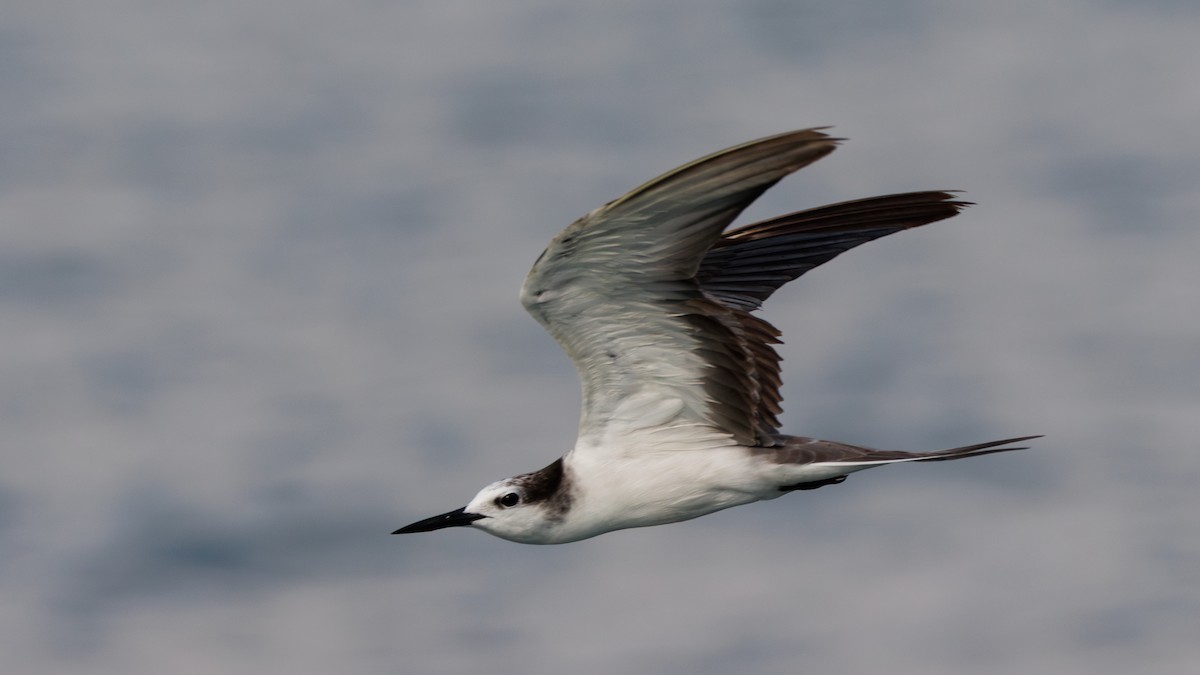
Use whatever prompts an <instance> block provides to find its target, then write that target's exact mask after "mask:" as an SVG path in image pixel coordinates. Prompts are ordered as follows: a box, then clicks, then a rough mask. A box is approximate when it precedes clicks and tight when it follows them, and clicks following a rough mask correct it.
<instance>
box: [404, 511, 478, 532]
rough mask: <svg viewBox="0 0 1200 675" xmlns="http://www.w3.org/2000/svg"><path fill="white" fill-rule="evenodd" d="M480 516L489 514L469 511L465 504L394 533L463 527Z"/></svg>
mask: <svg viewBox="0 0 1200 675" xmlns="http://www.w3.org/2000/svg"><path fill="white" fill-rule="evenodd" d="M480 518H487V516H484V515H481V514H478V513H467V507H465V506H464V507H462V508H461V509H454V510H453V511H451V512H450V513H443V514H442V515H440V516H434V517H432V518H426V519H425V520H418V521H417V522H415V523H413V524H412V525H406V526H404V527H402V528H400V529H398V530H396V531H395V532H393V533H392V534H412V533H413V532H433V531H434V530H440V529H442V528H443V527H462V526H463V525H470V524H471V523H473V522H475V521H477V520H479V519H480Z"/></svg>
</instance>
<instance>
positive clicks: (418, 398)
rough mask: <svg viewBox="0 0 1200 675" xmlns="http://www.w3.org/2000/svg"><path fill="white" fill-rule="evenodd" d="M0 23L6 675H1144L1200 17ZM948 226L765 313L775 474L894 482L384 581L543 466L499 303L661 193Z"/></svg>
mask: <svg viewBox="0 0 1200 675" xmlns="http://www.w3.org/2000/svg"><path fill="white" fill-rule="evenodd" d="M10 5H12V7H6V9H5V12H4V16H3V17H0V91H3V92H4V93H3V96H2V97H0V316H2V317H3V322H2V324H0V345H2V347H3V348H2V349H0V428H3V455H2V457H3V471H0V592H2V594H3V598H4V601H3V602H0V654H2V655H3V656H0V663H3V664H4V666H3V669H4V670H5V672H14V673H16V672H27V673H34V672H46V673H49V672H88V673H121V674H123V675H124V674H140V673H162V672H172V673H214V672H222V673H251V672H253V673H264V672H289V673H330V672H338V673H384V672H394V673H435V674H437V673H458V672H517V671H520V672H524V673H530V674H533V675H539V674H548V673H558V672H575V673H611V672H643V673H650V672H663V673H728V672H762V673H776V672H797V671H798V670H803V671H804V672H811V673H830V672H885V671H886V672H893V673H922V674H923V675H942V674H945V675H949V674H959V673H964V672H971V673H1006V674H1008V673H1012V674H1015V673H1032V672H1057V673H1084V672H1086V673H1093V674H1099V675H1109V674H1112V675H1116V674H1124V673H1129V672H1146V673H1150V672H1152V673H1156V674H1157V673H1185V672H1192V671H1191V668H1194V666H1195V664H1196V663H1197V662H1200V643H1197V641H1196V639H1195V637H1196V635H1200V518H1197V513H1200V489H1197V487H1196V484H1197V482H1200V447H1198V442H1197V438H1200V309H1198V308H1200V300H1198V298H1200V265H1198V264H1197V262H1196V257H1197V252H1200V227H1198V226H1197V213H1198V212H1200V189H1198V187H1197V186H1198V185H1200V134H1198V133H1197V132H1196V121H1197V120H1200V95H1198V91H1200V90H1198V89H1197V86H1196V72H1197V71H1198V69H1200V43H1198V42H1197V40H1196V36H1197V35H1200V10H1197V8H1196V7H1194V6H1193V4H1191V3H1185V2H1157V3H1134V2H1117V1H1112V2H1084V1H1082V0H1078V1H1068V2H1062V3H1049V4H1047V3H1043V2H1029V1H1025V0H1019V1H1017V2H1014V3H1004V4H997V3H992V5H989V6H987V7H984V6H982V5H979V4H975V5H972V4H969V3H968V4H963V3H953V2H937V1H933V0H930V1H915V0H914V1H903V2H885V1H883V0H873V1H856V2H805V3H789V2H780V1H778V0H776V1H770V0H757V1H752V2H741V3H734V2H683V1H681V0H679V1H665V0H639V1H636V2H634V1H628V2H625V1H618V2H606V3H592V5H591V6H590V8H584V7H583V6H572V5H570V4H565V3H556V2H544V1H543V2H539V1H528V2H515V1H511V2H510V1H500V2H484V1H482V0H475V1H463V2H424V1H417V2H386V3H381V2H368V1H361V0H352V1H346V2H338V3H331V2H330V3H323V2H313V1H308V0H305V1H301V2H264V1H257V0H251V1H249V2H232V1H230V0H217V1H214V2H204V3H197V2H175V1H167V2H157V3H154V2H135V1H133V0H114V1H113V2H106V3H92V2H82V1H78V2H56V3H47V2H24V1H20V0H18V1H17V2H15V3H10ZM824 124H833V125H836V129H835V132H836V133H837V134H838V135H842V136H845V137H848V138H849V139H850V141H849V142H848V143H847V144H846V145H845V146H844V147H842V148H841V149H840V150H839V151H838V152H836V153H834V155H832V156H831V157H829V158H827V159H825V160H823V161H821V162H819V163H818V164H816V165H814V166H812V167H811V168H808V169H806V170H804V171H802V172H801V173H800V174H798V175H796V176H794V177H792V178H789V179H787V180H785V181H784V182H783V183H782V184H780V185H779V186H778V187H777V188H775V189H774V190H772V191H771V192H770V193H769V194H768V195H767V196H766V197H765V198H764V199H763V200H762V201H761V203H760V204H756V205H755V206H754V207H753V208H752V209H751V210H750V212H749V213H748V214H747V218H755V217H767V216H770V215H774V214H776V213H781V212H783V211H786V210H792V209H799V208H804V207H808V206H814V205H817V204H821V203H825V202H832V201H840V200H844V199H850V198H855V197H864V196H871V195H876V194H884V193H888V192H897V191H903V190H914V189H931V188H959V189H963V190H966V191H967V193H966V195H965V198H967V199H969V200H972V201H975V202H978V206H975V207H973V208H971V209H969V210H968V211H967V212H965V213H964V214H963V215H961V216H959V217H958V218H956V219H954V220H952V221H948V222H945V223H939V224H935V225H932V226H930V227H928V228H924V229H922V230H920V231H917V232H912V233H905V234H902V235H898V236H895V237H892V238H888V239H886V240H883V241H880V242H876V243H872V244H868V245H867V246H865V247H863V248H862V249H860V250H856V251H854V252H852V253H850V254H848V255H846V256H844V257H842V258H839V259H838V260H836V261H834V262H833V263H831V264H830V265H829V266H828V267H826V268H822V269H820V270H818V271H816V272H814V273H812V274H810V275H808V276H806V277H805V278H804V279H803V280H801V281H800V282H799V283H797V284H796V285H795V286H794V287H790V288H788V289H786V290H784V291H783V292H781V293H780V294H778V295H777V296H776V297H775V298H773V299H772V300H771V302H770V303H768V305H767V308H766V309H767V313H766V316H767V317H768V318H769V319H771V320H772V321H773V322H774V323H776V324H777V325H778V326H779V327H780V328H782V329H783V330H784V331H785V339H786V340H787V344H786V345H785V346H784V347H783V350H782V351H783V355H784V357H785V359H786V363H785V377H786V385H785V395H786V398H787V400H786V401H785V405H786V407H787V408H788V413H787V415H786V417H785V429H786V430H787V431H789V432H792V433H801V434H806V435H815V436H822V437H827V438H836V439H839V440H845V441H849V442H857V443H862V444H867V445H875V446H883V447H899V448H910V449H927V448H935V447H948V446H951V445H958V444H964V443H971V442H976V441H984V440H990V439H993V438H1000V437H1004V436H1011V435H1020V434H1028V433H1044V434H1047V438H1046V439H1044V440H1042V441H1039V442H1037V444H1036V445H1037V449H1036V450H1034V451H1030V452H1026V453H1020V454H1015V455H1014V454H1006V455H998V456H994V457H987V458H981V459H976V460H971V461H967V462H957V463H950V464H935V465H923V466H911V467H896V468H891V469H886V470H879V471H873V472H868V473H866V474H859V475H856V476H854V477H853V478H851V479H850V480H849V481H848V482H846V483H845V484H844V485H841V486H838V487H832V488H827V489H822V490H819V491H816V492H812V493H804V494H798V495H793V496H788V497H786V498H783V499H779V500H777V501H774V502H771V503H768V504H759V505H752V506H748V507H742V508H739V509H735V510H731V511H728V512H724V513H721V514H717V515H715V516H711V517H708V518H705V519H701V520H698V521H693V522H690V523H685V524H680V525H674V526H668V527H663V528H655V529H651V530H642V531H628V532H620V533H615V534H610V535H606V536H603V537H600V538H597V539H593V540H590V541H586V542H582V543H578V544H572V545H569V546H565V547H550V548H545V547H522V546H519V545H515V544H510V543H507V542H504V541H501V540H499V539H493V538H490V537H488V536H486V535H484V534H482V533H478V532H468V531H450V532H439V533H436V534H429V535H414V536H410V537H391V536H389V535H388V534H387V533H388V532H390V531H391V530H393V529H395V528H396V527H398V526H400V525H404V524H406V523H408V522H410V521H412V520H416V519H417V518H421V517H425V516H428V515H432V514H434V513H439V512H442V511H445V510H448V509H450V508H454V507H457V506H460V505H462V504H463V503H465V501H466V500H467V499H468V498H470V496H471V495H473V494H474V492H475V490H476V489H477V488H479V487H481V486H482V485H483V484H485V483H487V482H490V481H492V480H494V479H497V478H502V477H505V476H508V475H511V474H514V473H518V472H522V471H528V470H531V469H535V468H537V467H540V466H542V465H544V464H545V463H547V462H548V461H549V460H551V459H553V458H554V457H557V456H558V455H560V454H561V453H562V452H564V451H566V450H567V449H568V448H569V447H570V444H571V442H572V441H573V439H574V430H575V424H576V414H577V410H576V407H577V387H578V385H577V383H576V380H575V375H574V371H573V370H572V368H571V366H570V364H569V363H568V362H567V360H566V358H565V357H564V356H563V355H562V354H561V353H559V351H558V349H557V347H556V346H555V345H554V343H553V342H552V341H551V340H550V338H549V337H547V336H545V335H544V334H543V333H542V331H541V329H540V328H539V327H538V326H537V325H536V324H535V323H534V322H533V321H532V320H531V319H530V318H529V317H527V316H526V315H525V314H524V313H523V312H522V310H521V308H520V306H519V305H518V304H517V301H516V294H517V289H518V287H519V285H520V282H521V279H522V278H523V275H524V273H525V271H526V270H527V269H528V266H529V264H530V263H531V262H532V261H533V259H534V258H535V257H536V256H537V254H538V252H539V251H541V248H542V247H543V246H544V244H545V243H546V241H547V240H548V239H549V238H550V237H551V236H552V235H553V234H555V233H556V232H557V231H558V230H559V229H560V228H561V227H563V226H564V225H566V224H567V223H568V222H570V221H571V220H573V219H574V218H575V217H577V216H578V215H581V214H582V213H584V212H586V211H588V210H590V209H592V208H594V207H596V206H599V205H600V204H602V203H603V202H605V201H606V200H608V199H611V198H613V197H616V196H618V195H619V194H620V193H622V192H623V191H624V190H626V189H628V188H631V187H633V186H635V185H637V184H639V183H641V182H642V181H644V180H646V179H648V178H650V177H652V176H654V175H656V174H657V173H659V172H661V171H663V170H666V169H669V168H671V167H673V166H675V165H676V164H679V163H682V162H685V161H688V160H691V159H693V158H695V157H697V156H699V155H701V154H704V153H707V152H710V151H713V150H716V149H719V148H722V147H724V146H727V145H731V144H734V143H738V142H742V141H745V140H749V139H752V138H755V137H758V136H763V135H767V134H770V133H776V132H779V131H784V130H788V129H793V128H799V127H805V126H815V125H824Z"/></svg>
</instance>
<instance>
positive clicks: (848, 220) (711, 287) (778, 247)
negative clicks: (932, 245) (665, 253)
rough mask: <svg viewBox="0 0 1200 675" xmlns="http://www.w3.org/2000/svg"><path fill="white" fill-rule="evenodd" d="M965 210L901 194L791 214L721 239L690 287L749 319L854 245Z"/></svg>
mask: <svg viewBox="0 0 1200 675" xmlns="http://www.w3.org/2000/svg"><path fill="white" fill-rule="evenodd" d="M969 205H970V202H962V201H954V195H953V194H952V193H949V192H906V193H903V194H896V195H887V196H884V197H871V198H868V199H857V200H855V201H850V202H842V203H840V204H831V205H829V206H821V207H818V208H815V209H809V210H807V211H798V212H796V213H789V214H788V215H786V216H779V217H778V218H772V219H771V220H766V221H763V222H761V223H754V224H753V225H747V226H745V227H741V228H738V229H736V230H731V231H729V232H726V233H725V234H724V235H723V236H722V237H721V238H720V239H718V240H717V241H716V243H715V244H714V245H713V247H712V249H711V250H709V251H708V253H706V254H705V256H704V259H703V260H702V261H701V263H700V269H699V271H698V273H697V274H696V280H697V281H699V282H700V285H701V287H702V288H703V289H704V290H705V291H706V292H708V293H709V294H711V295H713V296H715V297H716V298H717V299H718V300H720V301H721V302H722V303H724V304H726V305H729V306H730V307H736V308H738V309H743V310H747V311H752V310H755V309H758V308H759V306H761V305H762V303H763V301H765V300H766V299H767V298H768V297H770V295H771V294H772V293H774V292H775V291H776V290H778V289H779V287H780V286H783V285H784V284H786V283H787V282H789V281H792V280H793V279H796V278H797V277H799V276H800V275H802V274H804V273H805V272H807V271H809V270H811V269H812V268H814V267H816V266H817V265H821V264H824V263H827V262H829V261H830V260H833V259H834V258H835V257H837V256H838V255H839V254H841V253H843V252H845V251H848V250H850V249H852V248H854V247H855V246H858V245H859V244H865V243H867V242H868V241H871V240H873V239H878V238H880V237H883V236H886V235H889V234H892V233H894V232H899V231H901V230H907V229H911V228H914V227H918V226H921V225H927V224H929V223H933V222H936V221H939V220H944V219H946V218H949V217H951V216H953V215H955V214H957V213H958V212H959V211H960V210H962V209H963V208H965V207H967V206H969Z"/></svg>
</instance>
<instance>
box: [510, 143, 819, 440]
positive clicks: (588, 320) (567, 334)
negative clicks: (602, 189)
mask: <svg viewBox="0 0 1200 675" xmlns="http://www.w3.org/2000/svg"><path fill="white" fill-rule="evenodd" d="M835 144H836V139H833V138H830V137H829V136H827V135H826V134H824V133H822V132H821V131H820V130H816V129H807V130H803V131H795V132H791V133H786V134H780V135H778V136H772V137H769V138H765V139H761V140H758V141H753V142H750V143H746V144H744V145H740V146H737V147H734V148H730V149H728V150H724V151H721V152H718V153H716V154H713V155H710V156H708V157H705V158H702V159H699V160H697V161H695V162H692V163H690V164H687V165H684V166H682V167H680V168H678V169H675V170H674V171H671V172H669V173H667V174H665V175H663V176H660V177H659V178H656V179H654V180H652V181H650V182H649V183H646V184H645V185H643V186H641V187H639V188H637V189H635V190H633V191H632V192H630V193H629V194H627V195H625V196H624V197H621V198H620V199H617V200H616V201H613V202H611V203H609V204H608V205H606V206H604V207H602V208H600V209H597V210H596V211H593V212H592V213H590V214H588V215H586V216H584V217H583V218H581V219H579V220H578V221H576V222H575V223H573V224H572V225H570V226H569V227H567V228H566V229H565V230H563V232H561V233H560V234H559V235H558V236H557V237H555V238H554V239H553V240H552V241H551V242H550V245H549V246H548V247H547V248H546V250H545V251H544V252H543V253H542V255H541V257H540V258H538V260H537V262H536V263H534V266H533V269H532V270H530V272H529V276H528V277H527V278H526V279H525V285H524V287H523V288H522V290H521V301H522V303H523V304H524V305H525V308H526V309H527V310H528V311H529V313H530V314H532V315H533V317H534V318H535V319H537V320H538V322H540V323H541V324H542V325H543V326H545V327H546V329H547V330H548V331H549V332H550V334H551V335H553V336H554V338H555V339H556V340H557V341H558V342H559V344H560V345H562V347H563V349H564V350H566V352H567V354H568V355H569V356H570V357H571V359H572V361H574V363H575V367H576V369H577V370H578V371H579V376H580V380H581V381H582V385H583V411H582V414H581V417H580V438H581V441H582V442H586V441H587V440H588V439H592V440H595V439H598V438H602V437H603V436H604V435H605V434H606V433H607V432H608V431H610V430H611V429H612V428H613V427H614V425H615V426H616V427H619V429H620V430H621V431H622V432H628V431H629V430H631V429H639V428H646V429H651V428H654V429H672V428H693V427H700V428H704V429H707V430H711V431H713V432H717V433H718V434H721V435H726V436H728V437H729V438H731V439H733V440H734V441H736V442H737V443H740V444H744V445H759V444H770V443H771V442H772V441H771V436H772V434H773V433H774V431H775V429H776V428H777V427H778V422H777V420H776V419H775V415H776V414H777V413H778V412H779V375H778V361H779V357H778V356H777V355H776V354H775V352H774V350H773V349H772V348H771V346H770V345H771V344H772V343H774V342H777V340H776V336H777V335H778V332H777V331H776V330H775V329H774V328H772V327H771V326H770V325H769V324H767V323H766V322H765V321H762V320H761V319H758V318H756V317H752V316H750V315H749V314H748V313H747V312H746V311H744V310H742V309H739V308H736V307H729V306H726V305H725V304H722V302H720V301H719V300H718V299H717V298H716V297H715V296H713V295H710V294H707V293H705V292H704V291H703V290H702V288H701V286H700V284H699V282H698V281H697V279H696V274H697V272H698V271H699V270H700V268H701V263H702V261H703V260H704V258H705V254H706V253H707V252H708V250H709V249H710V248H712V247H713V245H714V244H715V243H716V242H717V240H718V239H719V238H720V236H721V231H722V230H724V229H725V227H726V226H727V225H729V223H730V222H731V221H732V220H733V219H734V218H735V217H737V215H738V214H739V213H740V212H741V211H742V209H744V208H745V207H746V206H748V205H749V204H750V203H751V202H752V201H754V200H755V199H756V198H757V197H758V196H759V195H761V194H762V193H763V192H764V191H765V190H767V189H768V188H769V187H771V186H772V185H774V184H775V183H776V182H778V181H779V180H780V179H781V178H783V177H784V176H786V175H787V174H789V173H791V172H793V171H796V170H797V169H800V168H802V167H804V166H806V165H808V164H810V163H812V162H814V161H816V160H817V159H820V158H821V157H824V156H825V155H827V154H829V153H830V152H832V151H833V149H834V147H835ZM723 268H724V269H726V270H733V271H735V272H736V270H738V269H742V268H741V267H740V266H739V265H737V264H736V263H734V264H733V265H732V266H730V265H729V264H728V263H726V264H725V265H724V266H723ZM712 269H713V270H715V272H714V274H715V275H716V276H717V277H719V276H720V275H721V272H720V271H719V270H718V268H717V267H713V268H712ZM710 276H711V275H710ZM735 292H736V291H735ZM577 447H579V446H577Z"/></svg>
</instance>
